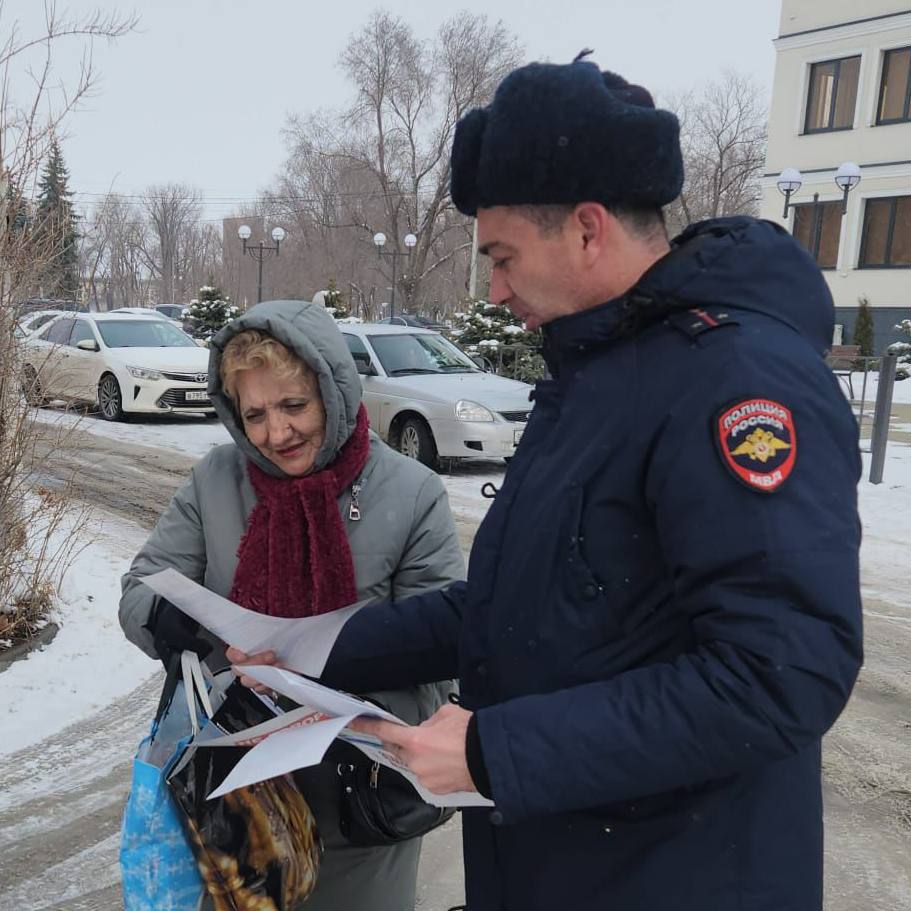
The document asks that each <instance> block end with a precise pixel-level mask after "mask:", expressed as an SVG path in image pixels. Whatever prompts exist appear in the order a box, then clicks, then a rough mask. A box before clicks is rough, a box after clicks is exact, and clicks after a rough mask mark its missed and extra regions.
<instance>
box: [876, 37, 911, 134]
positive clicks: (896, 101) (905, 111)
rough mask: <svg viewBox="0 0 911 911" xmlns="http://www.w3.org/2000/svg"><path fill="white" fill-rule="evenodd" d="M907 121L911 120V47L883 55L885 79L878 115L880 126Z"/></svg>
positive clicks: (880, 92) (883, 80) (880, 95)
mask: <svg viewBox="0 0 911 911" xmlns="http://www.w3.org/2000/svg"><path fill="white" fill-rule="evenodd" d="M905 120H911V47H901V48H898V49H896V50H894V51H886V53H885V54H884V55H883V79H882V83H881V84H880V87H879V110H878V112H877V115H876V122H877V123H878V124H883V123H901V122H902V121H905Z"/></svg>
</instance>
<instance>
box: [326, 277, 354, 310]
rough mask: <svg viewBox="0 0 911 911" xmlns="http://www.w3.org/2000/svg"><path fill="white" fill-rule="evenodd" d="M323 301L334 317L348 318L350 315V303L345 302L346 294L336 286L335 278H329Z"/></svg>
mask: <svg viewBox="0 0 911 911" xmlns="http://www.w3.org/2000/svg"><path fill="white" fill-rule="evenodd" d="M323 303H324V304H325V306H326V309H327V310H328V311H329V312H330V313H331V314H332V317H333V319H346V318H347V317H348V316H349V315H350V314H349V312H348V305H347V304H346V303H345V296H344V295H343V294H342V292H341V291H339V290H338V288H337V287H336V284H335V279H334V278H330V279H329V284H328V285H327V286H326V291H325V296H324V298H323Z"/></svg>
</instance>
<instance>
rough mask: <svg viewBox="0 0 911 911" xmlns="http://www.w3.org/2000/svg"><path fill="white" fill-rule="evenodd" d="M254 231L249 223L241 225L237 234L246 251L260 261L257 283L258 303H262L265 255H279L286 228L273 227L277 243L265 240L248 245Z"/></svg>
mask: <svg viewBox="0 0 911 911" xmlns="http://www.w3.org/2000/svg"><path fill="white" fill-rule="evenodd" d="M252 234H253V232H252V231H251V230H250V226H249V225H241V226H240V227H239V228H238V229H237V236H238V237H239V238H240V239H241V241H243V245H244V253H245V254H249V255H250V256H252V257H253V258H254V259H255V260H256V261H257V262H258V263H259V280H258V282H257V285H256V303H261V302H262V299H263V257H264V256H265V255H266V254H267V253H274V254H275V255H276V256H278V250H279V247H281V243H282V241H283V240H284V239H285V229H284V228H279V227H277V226H276V227H274V228H273V229H272V240H274V241H275V245H274V246H272V245H267V244H266V242H265V241H262V240H261V241H260V242H259V243H258V244H254V245H251V246H247V241H248V240H249V239H250V236H251V235H252Z"/></svg>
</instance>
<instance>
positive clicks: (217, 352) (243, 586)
mask: <svg viewBox="0 0 911 911" xmlns="http://www.w3.org/2000/svg"><path fill="white" fill-rule="evenodd" d="M209 385H210V390H211V392H212V399H213V402H214V404H215V407H216V410H217V411H218V414H219V415H220V416H221V418H222V420H223V421H224V424H225V426H226V427H227V428H228V430H229V432H230V433H231V436H232V437H233V438H234V443H231V444H227V445H225V446H219V447H217V448H216V449H213V450H212V451H211V452H210V453H209V454H208V455H207V456H206V457H205V458H203V459H202V460H201V461H200V462H199V463H198V464H197V465H196V466H195V467H194V468H193V470H192V472H191V474H190V478H189V480H188V481H187V482H186V484H184V486H183V487H182V488H181V489H180V490H179V491H178V492H177V494H176V496H175V497H174V499H173V501H172V502H171V504H170V506H169V507H168V509H167V510H166V511H165V513H164V515H162V517H161V519H160V520H159V522H158V524H157V525H156V526H155V530H154V531H153V532H152V535H151V537H150V538H149V540H148V541H147V542H146V544H145V546H144V547H143V548H142V550H141V551H140V552H139V554H138V555H137V556H136V558H135V560H134V561H133V565H132V567H131V568H130V571H129V573H127V575H126V576H125V577H124V580H123V597H122V599H121V602H120V622H121V624H122V626H123V629H124V631H125V633H126V635H127V637H128V638H129V639H130V640H131V641H132V642H134V643H135V644H136V645H138V646H139V647H140V648H141V649H142V650H143V651H145V652H146V653H147V654H149V655H152V656H158V657H162V658H163V659H164V660H167V658H168V656H169V655H170V654H171V653H173V652H174V651H179V650H182V649H185V648H190V649H193V650H196V651H198V652H199V653H200V654H203V655H204V656H205V655H206V654H208V653H209V652H210V651H211V650H212V649H213V648H214V649H215V651H214V654H213V655H211V656H209V658H208V661H209V663H210V664H212V665H219V664H221V663H223V662H222V661H221V659H222V658H223V655H224V652H223V649H224V645H223V644H222V643H215V642H211V641H206V639H205V638H203V637H204V636H205V633H204V632H203V631H197V630H196V629H195V627H194V626H193V624H192V622H191V621H189V618H187V617H186V616H185V615H184V614H182V613H181V612H180V611H179V610H178V609H177V608H176V607H174V606H173V605H170V604H168V603H167V602H156V598H155V596H154V594H153V593H152V591H151V590H150V589H149V588H147V587H146V586H144V585H142V584H141V582H140V580H141V579H142V577H143V576H148V575H151V574H152V573H155V572H157V571H159V570H161V569H165V568H167V567H173V568H174V569H176V570H178V571H179V572H181V573H183V574H184V575H185V576H188V577H189V578H191V579H194V580H196V581H198V582H200V583H201V584H203V585H205V586H206V587H207V588H209V589H211V590H212V591H214V592H217V593H218V594H220V595H224V596H227V597H229V598H230V599H231V600H233V601H235V602H237V603H238V604H241V605H243V606H244V607H247V608H250V609H252V610H255V611H259V612H261V613H265V614H271V615H273V616H281V617H305V616H313V615H315V614H321V613H324V612H326V611H332V610H336V609H338V608H340V607H343V606H344V605H346V604H350V603H351V602H353V601H356V600H359V599H364V598H376V599H379V600H389V599H400V598H407V597H408V596H409V595H413V594H416V593H418V592H422V591H427V590H429V589H434V588H439V587H442V586H444V585H447V584H448V583H450V582H452V581H453V580H455V579H461V578H463V573H464V565H463V561H462V556H461V553H460V551H459V547H458V542H457V539H456V533H455V528H454V525H453V521H452V515H451V513H450V511H449V504H448V500H447V498H446V493H445V490H444V488H443V485H442V482H441V481H440V479H439V478H438V477H437V476H436V475H435V474H433V473H432V472H431V471H429V470H428V469H426V468H425V467H424V466H422V465H421V464H419V463H418V462H416V461H412V460H410V459H407V458H405V457H403V456H401V455H399V454H397V453H396V452H394V451H393V450H392V449H390V448H389V447H387V446H386V445H385V444H384V443H382V442H381V441H380V439H379V438H378V437H377V436H375V435H374V434H373V433H372V432H371V431H370V430H369V428H368V422H367V416H366V411H365V409H364V407H363V405H362V404H361V384H360V377H359V376H358V374H357V370H356V368H355V365H354V362H353V360H352V358H351V355H350V354H349V352H348V348H347V346H346V344H345V342H344V340H343V338H342V336H341V333H340V332H339V331H338V329H337V328H336V326H335V323H334V321H333V320H332V318H331V317H330V316H329V315H328V314H327V313H326V311H325V309H324V308H322V307H320V306H316V305H313V304H309V303H302V302H300V301H272V302H269V303H265V304H260V305H259V306H257V307H255V308H254V309H253V310H251V311H250V312H249V313H247V314H245V315H244V316H242V317H240V318H239V319H237V320H235V321H234V322H233V323H231V324H230V325H229V326H228V327H226V328H225V329H224V330H222V331H221V332H220V333H219V334H218V335H217V336H216V337H215V339H214V340H213V342H212V357H211V362H210V382H209ZM369 609H370V608H369V607H367V608H365V610H369ZM369 695H370V697H371V698H375V699H377V700H378V701H379V702H381V703H382V704H383V705H385V706H387V707H388V708H389V709H390V710H391V711H393V712H395V713H396V714H398V715H399V716H400V717H402V718H403V719H404V720H406V721H409V722H411V723H416V722H418V721H420V720H423V719H425V718H428V717H430V715H431V714H433V712H434V711H435V710H436V708H437V707H438V706H439V705H440V703H441V701H442V698H443V695H444V692H443V691H442V690H441V688H439V687H436V686H422V687H415V688H413V689H410V690H407V691H395V692H383V693H371V694H369ZM298 781H299V782H300V783H301V784H302V788H303V790H304V793H305V796H306V797H307V800H308V802H309V803H310V805H311V807H312V809H313V812H314V815H315V816H316V820H317V824H318V826H319V830H320V834H321V835H322V838H323V843H324V845H325V854H324V856H323V861H322V865H321V869H320V875H319V882H318V884H317V888H316V890H315V891H314V893H313V894H312V895H311V897H310V898H309V899H308V901H307V903H306V907H307V909H308V911H357V909H365V911H366V909H369V911H411V909H413V907H414V900H415V884H416V879H417V868H418V857H419V854H420V840H419V839H414V840H412V841H409V842H405V843H403V844H400V845H396V846H393V847H376V848H362V847H353V846H351V845H349V844H347V843H346V842H345V840H344V838H343V837H342V835H341V832H340V830H339V821H338V820H339V803H338V789H339V783H338V777H337V774H336V770H335V767H334V766H332V765H330V764H329V763H325V764H323V765H320V766H317V767H316V768H314V769H309V770H305V771H303V772H302V773H299V775H298Z"/></svg>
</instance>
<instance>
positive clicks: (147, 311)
mask: <svg viewBox="0 0 911 911" xmlns="http://www.w3.org/2000/svg"><path fill="white" fill-rule="evenodd" d="M108 312H109V313H129V314H131V315H135V316H151V317H152V318H153V319H165V320H167V321H168V322H169V323H171V325H172V326H176V327H177V328H178V329H181V330H183V323H182V322H181V321H180V320H179V319H171V317H169V316H167V315H166V314H164V313H160V312H159V311H158V309H157V308H155V309H153V308H152V307H118V308H117V309H116V310H109V311H108Z"/></svg>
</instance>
